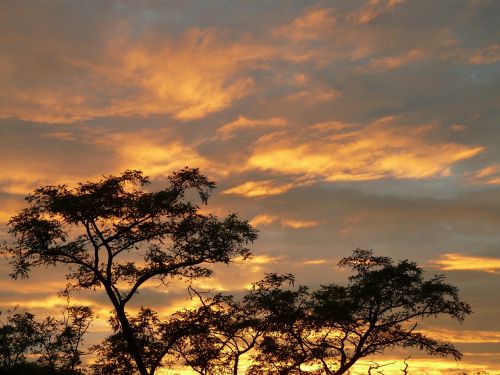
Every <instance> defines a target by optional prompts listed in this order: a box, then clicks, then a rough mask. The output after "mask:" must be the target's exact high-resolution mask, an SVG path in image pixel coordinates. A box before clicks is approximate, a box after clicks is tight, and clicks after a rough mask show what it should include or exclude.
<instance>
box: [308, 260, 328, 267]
mask: <svg viewBox="0 0 500 375" xmlns="http://www.w3.org/2000/svg"><path fill="white" fill-rule="evenodd" d="M326 262H327V261H326V259H311V260H306V261H305V262H302V264H303V265H304V266H316V265H319V264H325V263H326Z"/></svg>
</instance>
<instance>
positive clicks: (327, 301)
mask: <svg viewBox="0 0 500 375" xmlns="http://www.w3.org/2000/svg"><path fill="white" fill-rule="evenodd" d="M339 264H340V266H348V267H351V268H352V269H353V271H354V272H353V274H352V275H351V276H350V277H349V280H348V283H347V285H337V284H329V285H324V286H321V287H320V288H319V289H317V290H314V291H311V290H310V289H309V288H307V287H305V286H298V287H296V288H295V287H293V282H294V278H293V276H292V275H289V274H288V275H277V274H268V275H267V276H266V278H265V279H263V280H261V281H260V282H258V283H256V284H254V286H253V288H252V290H251V291H250V292H249V293H248V294H247V295H246V296H245V297H244V298H243V299H242V300H241V301H240V302H235V301H234V298H233V297H232V296H221V295H216V296H215V297H214V298H213V299H212V300H208V299H205V300H204V302H203V305H202V306H201V307H200V308H199V309H197V310H194V311H191V312H189V313H185V314H181V316H182V319H184V320H188V321H191V322H192V324H191V325H192V326H195V325H196V324H199V325H200V328H202V329H198V330H197V331H196V332H195V333H193V334H191V335H188V336H185V337H184V338H183V339H182V340H181V341H180V345H181V347H180V350H179V351H180V353H181V354H182V358H183V359H184V361H185V363H186V364H187V365H188V366H191V367H192V368H193V369H194V370H195V371H196V372H198V373H199V374H203V375H205V374H233V375H235V374H238V359H239V356H240V355H241V354H244V353H247V352H249V353H251V359H252V361H251V365H250V366H249V368H248V369H247V370H246V374H249V375H264V374H280V375H281V374H289V375H294V374H311V375H312V374H330V375H332V374H335V375H339V374H344V373H346V372H348V371H349V369H350V368H351V367H352V366H353V365H354V364H355V363H356V362H357V361H358V360H360V359H361V358H364V357H369V356H371V355H373V354H377V353H383V352H384V351H386V350H388V349H391V348H394V347H403V348H408V347H414V348H417V349H421V350H424V351H426V352H427V353H428V354H429V355H433V356H443V357H447V356H451V357H453V358H455V359H460V357H461V353H460V352H459V351H458V350H456V348H454V347H453V345H451V344H449V343H441V342H438V341H436V340H435V339H433V338H432V337H429V336H427V335H425V334H423V333H422V332H419V331H418V330H417V320H419V319H425V318H429V317H437V316H441V315H447V316H449V317H451V318H453V319H456V320H458V321H459V322H461V321H463V319H464V318H465V316H466V315H468V314H470V313H471V309H470V306H469V305H468V304H467V303H465V302H463V301H461V300H460V298H459V295H458V289H457V288H456V287H454V286H452V285H449V284H447V283H445V282H444V280H443V277H442V276H434V277H431V278H430V279H428V280H425V279H424V278H423V270H422V269H421V268H420V267H418V266H417V265H416V264H415V263H413V262H409V261H406V260H405V261H399V262H393V261H392V260H391V259H389V258H387V257H377V256H374V255H373V253H372V252H371V251H368V250H360V249H358V250H356V251H354V253H353V255H352V256H350V257H347V258H343V259H342V260H341V261H340V263H339ZM242 312H243V313H242ZM203 327H204V328H203ZM183 343H184V345H183ZM407 359H408V358H407ZM405 361H406V360H405ZM404 363H405V365H406V366H405V369H404V371H406V370H407V368H408V366H407V364H406V362H404ZM371 367H372V371H373V370H374V369H375V368H379V367H381V366H378V367H377V366H371Z"/></svg>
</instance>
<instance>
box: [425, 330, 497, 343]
mask: <svg viewBox="0 0 500 375" xmlns="http://www.w3.org/2000/svg"><path fill="white" fill-rule="evenodd" d="M419 332H422V333H423V334H424V335H428V336H430V337H433V338H435V339H436V340H440V341H446V342H453V343H466V344H485V343H493V344H498V343H500V332H499V331H472V330H462V329H461V330H452V329H444V328H432V329H428V330H425V329H420V330H419Z"/></svg>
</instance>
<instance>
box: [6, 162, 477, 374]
mask: <svg viewBox="0 0 500 375" xmlns="http://www.w3.org/2000/svg"><path fill="white" fill-rule="evenodd" d="M168 181H169V186H168V187H167V188H166V189H164V190H162V191H159V192H147V191H143V190H141V188H143V187H144V186H145V185H147V184H149V180H148V178H147V177H144V176H143V175H142V173H141V172H140V171H126V172H124V173H123V174H122V175H121V176H109V177H105V178H104V179H103V180H101V181H99V182H97V183H92V182H87V183H83V184H80V185H79V186H78V187H77V188H75V189H70V188H68V187H67V186H65V185H61V186H46V187H41V188H39V189H36V190H35V192H34V193H33V194H32V195H30V196H28V198H27V201H28V203H29V207H28V208H26V209H24V210H22V211H21V212H20V213H19V214H18V215H16V216H14V217H13V218H12V219H11V221H10V223H9V225H10V232H11V233H12V234H13V235H14V236H15V237H16V239H17V242H16V244H15V245H14V246H10V247H9V248H8V251H9V253H10V255H11V259H12V265H13V270H14V272H13V274H12V276H13V277H15V278H17V277H27V276H28V275H29V272H30V270H31V269H32V268H33V267H37V266H51V265H58V264H64V265H71V266H72V269H71V271H70V272H69V274H68V275H67V277H68V280H70V284H68V287H67V289H66V292H67V293H68V294H69V293H70V292H71V291H74V290H81V289H90V290H95V289H96V288H103V289H104V290H105V292H106V294H107V296H108V298H109V301H110V303H111V305H112V307H113V314H112V317H111V319H110V324H111V327H112V329H113V334H112V335H111V336H109V337H108V338H107V339H106V340H105V341H104V342H102V343H101V344H100V345H97V346H94V347H93V348H92V350H93V351H94V352H95V353H96V354H97V359H96V360H95V362H94V363H93V364H92V365H91V366H90V370H91V371H92V372H93V373H94V374H100V375H105V374H135V373H139V374H141V375H153V374H154V373H155V372H156V371H157V370H158V369H159V368H160V367H162V366H164V367H169V366H171V365H173V364H182V365H185V366H189V367H190V368H192V369H193V370H194V371H195V372H197V373H199V374H202V375H209V374H232V375H235V374H238V373H241V371H242V370H241V366H240V364H241V361H242V358H245V359H247V360H248V359H249V360H250V366H249V367H248V368H247V369H246V370H245V371H244V372H245V373H246V374H248V375H264V374H270V375H272V374H276V375H278V374H279V375H281V374H289V375H295V374H297V375H298V374H310V375H314V374H335V375H337V374H344V373H346V372H347V371H349V369H350V368H351V367H352V366H353V365H354V364H355V363H356V362H357V361H358V360H360V359H361V358H365V357H369V356H371V355H373V354H377V353H383V352H384V351H386V350H388V349H392V348H395V347H402V348H410V347H411V348H418V349H421V350H424V351H426V352H427V353H428V354H429V355H433V356H443V357H452V358H455V359H460V357H461V354H460V352H459V351H458V350H457V349H456V348H455V347H454V346H453V345H451V344H448V343H441V342H438V341H436V340H435V339H433V338H432V337H429V336H427V335H425V334H423V333H422V332H419V331H418V329H417V328H418V326H417V323H416V321H417V320H419V319H425V318H429V317H437V316H443V315H444V316H448V317H451V318H453V319H456V320H458V321H459V322H461V321H463V319H464V318H465V317H466V316H467V315H468V314H470V313H471V309H470V306H469V305H468V304H467V303H465V302H463V301H461V300H460V298H459V294H458V289H457V288H456V287H454V286H452V285H450V284H447V283H446V282H445V281H444V278H443V276H434V277H431V278H429V279H428V280H426V279H424V277H423V270H422V269H421V268H420V267H418V266H417V265H416V264H415V263H413V262H410V261H406V260H405V261H398V262H394V261H393V260H391V259H390V258H387V257H380V256H375V255H374V254H373V253H372V252H371V251H369V250H361V249H357V250H355V251H354V253H353V255H352V256H350V257H347V258H343V259H342V260H341V261H340V263H339V265H340V266H342V267H349V268H351V270H352V274H351V276H350V277H349V279H348V282H347V284H346V285H338V284H329V285H323V286H321V287H319V288H317V289H314V290H311V289H310V288H308V287H306V286H297V287H295V286H294V277H293V276H292V275H290V274H285V275H278V274H274V273H271V274H268V275H267V276H266V277H265V278H264V279H263V280H261V281H259V282H257V283H255V284H254V285H253V288H252V289H251V290H250V291H249V292H248V293H247V294H246V295H245V296H244V297H242V298H235V297H234V296H231V295H223V294H216V295H214V296H208V295H206V294H205V293H200V292H198V291H195V290H194V289H192V288H190V291H191V295H192V297H193V298H195V299H196V300H197V301H198V303H199V307H198V308H195V309H190V310H181V311H179V312H177V313H175V314H173V315H172V316H171V317H168V318H167V319H163V318H160V317H159V316H158V314H157V313H156V312H155V311H154V310H152V309H151V308H148V307H143V308H141V309H140V311H139V313H138V314H137V315H135V316H131V315H130V314H129V313H128V312H127V311H126V307H127V304H128V303H129V302H130V300H131V299H132V298H133V297H134V296H135V295H136V293H137V292H138V291H139V289H140V288H141V287H142V286H143V285H144V283H146V282H147V281H149V280H151V279H157V280H159V281H160V282H162V283H164V284H165V285H166V281H167V280H169V279H171V278H182V279H185V280H188V281H191V280H193V279H196V278H199V277H209V276H211V275H212V271H211V270H210V268H209V267H208V265H209V264H211V263H226V264H227V263H230V262H231V261H232V260H233V259H234V258H235V257H237V256H241V257H243V258H247V257H249V256H250V255H251V254H250V250H249V249H248V248H247V246H248V244H249V243H250V242H252V241H253V240H255V239H256V238H257V234H256V230H255V229H254V228H252V227H251V226H250V225H249V224H248V222H246V221H241V220H239V219H238V218H237V216H236V215H234V214H230V215H229V216H227V217H226V218H225V219H223V220H219V219H217V218H216V217H215V216H213V215H205V214H202V213H200V210H199V206H198V205H197V204H196V203H194V202H193V201H192V200H190V199H188V197H190V196H192V194H191V192H195V193H196V194H197V196H198V197H199V200H200V202H201V203H202V204H206V203H207V200H208V198H209V195H210V192H211V191H212V189H213V188H214V186H215V184H214V183H213V182H212V181H210V180H208V179H207V177H206V176H204V175H202V174H200V173H199V171H198V170H197V169H187V168H186V169H183V170H180V171H178V172H175V173H173V174H172V175H171V176H170V177H169V178H168ZM131 259H132V260H131ZM134 260H138V261H140V262H135V261H134ZM123 285H128V286H127V287H125V288H124V287H123ZM67 314H68V315H67V319H66V320H65V321H64V322H63V323H61V322H58V321H55V320H53V319H51V318H48V319H47V320H45V321H44V322H43V323H36V322H35V320H34V316H33V315H32V314H29V313H24V314H17V313H16V314H14V315H12V316H11V317H10V318H9V319H8V320H7V323H6V324H4V327H10V328H5V330H4V331H1V332H2V333H1V335H2V336H0V340H3V341H1V343H0V345H3V346H2V348H3V349H2V353H1V355H2V356H3V357H2V360H3V361H4V362H3V363H4V365H3V366H4V369H7V370H11V369H13V368H15V367H16V366H31V365H30V364H26V353H28V352H30V351H31V352H32V353H38V362H39V363H40V364H41V365H42V367H36V366H35V367H33V368H34V370H33V371H45V370H47V369H52V370H53V371H68V372H71V373H77V372H78V371H79V368H80V367H79V366H80V365H81V359H80V358H81V354H82V353H81V351H80V350H79V345H80V343H81V337H82V335H83V334H84V333H85V331H86V329H87V328H88V322H89V320H90V319H91V318H92V313H91V311H90V310H86V308H85V307H78V308H76V309H74V310H68V312H67ZM63 327H66V328H67V327H71V329H70V331H68V332H66V330H65V329H62V328H63ZM2 329H3V328H2ZM35 332H39V333H36V334H35ZM9 335H11V336H12V335H16V340H15V342H16V343H15V346H14V347H12V348H11V347H9V343H10V342H11V341H13V340H12V339H11V338H10V337H11V336H9ZM33 337H37V339H36V340H40V341H36V343H33V340H34V339H33ZM30 340H31V341H30ZM33 348H36V350H34V349H33ZM376 366H378V365H374V366H372V369H376V368H377V367H376ZM407 368H408V366H407V365H406V368H405V370H406V369H407ZM23 371H24V370H23ZM26 371H28V370H26ZM30 371H31V370H30ZM23 373H24V372H23ZM26 373H27V372H26Z"/></svg>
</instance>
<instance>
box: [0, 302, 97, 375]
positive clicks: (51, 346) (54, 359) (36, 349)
mask: <svg viewBox="0 0 500 375" xmlns="http://www.w3.org/2000/svg"><path fill="white" fill-rule="evenodd" d="M92 319H93V312H92V310H91V309H90V308H89V307H87V306H67V307H66V308H65V310H64V312H63V318H62V319H60V320H59V319H56V318H53V317H47V318H45V319H44V320H42V321H38V320H36V317H35V315H34V314H32V313H29V312H19V311H17V308H16V309H15V310H14V311H9V312H8V314H7V317H6V319H5V322H3V321H0V373H1V374H3V373H7V374H11V373H12V374H14V373H15V374H17V373H31V372H36V371H40V372H43V373H50V374H61V375H62V374H68V375H69V374H71V375H74V374H81V373H82V371H81V366H80V365H81V363H82V362H81V355H82V354H83V353H82V351H81V344H82V340H83V336H84V335H85V333H86V332H87V329H88V327H89V325H90V323H91V322H92ZM28 356H32V357H35V358H37V362H38V363H39V364H40V365H37V364H36V363H35V362H33V361H31V362H28V361H27V357H28Z"/></svg>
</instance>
